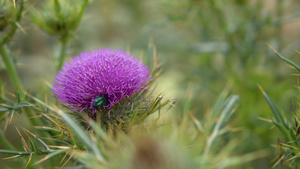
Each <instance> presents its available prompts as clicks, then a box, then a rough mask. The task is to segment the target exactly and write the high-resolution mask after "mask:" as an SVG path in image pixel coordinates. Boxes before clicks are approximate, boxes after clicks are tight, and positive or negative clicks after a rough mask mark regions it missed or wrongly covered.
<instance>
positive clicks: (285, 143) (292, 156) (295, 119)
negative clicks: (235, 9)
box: [259, 46, 300, 168]
mask: <svg viewBox="0 0 300 169" xmlns="http://www.w3.org/2000/svg"><path fill="white" fill-rule="evenodd" d="M269 47H270V48H271V49H272V50H273V52H274V53H276V55H277V56H278V57H279V58H280V59H281V60H283V61H284V62H286V63H288V64H289V65H290V66H291V67H293V68H294V69H295V70H297V71H298V72H300V66H299V65H297V64H296V63H295V62H293V61H291V60H289V59H288V58H286V57H284V56H282V55H281V54H280V53H279V52H277V51H276V50H275V49H274V48H272V47H271V46H269ZM259 87H260V86H259ZM260 89H261V92H262V93H263V94H264V96H265V99H266V101H267V103H268V104H269V107H270V109H271V110H272V113H273V116H274V118H272V119H265V120H266V121H268V122H270V123H272V124H273V125H274V127H276V128H277V129H278V131H279V133H280V135H281V137H280V138H279V142H278V144H277V146H276V148H278V152H279V154H278V158H277V160H276V161H275V163H274V165H273V168H276V167H278V166H279V167H281V168H285V167H289V168H299V167H300V158H299V153H300V151H299V150H300V142H299V135H300V130H299V124H300V118H299V117H300V116H299V105H300V102H299V98H300V95H299V94H300V90H299V88H298V96H297V100H296V102H295V103H297V105H296V106H295V107H294V111H293V112H292V118H291V119H289V118H287V117H286V115H287V114H286V113H285V112H282V111H280V110H279V109H278V107H277V106H276V103H274V101H273V100H272V99H271V97H270V96H269V95H268V94H267V93H266V92H265V91H264V90H263V89H262V87H260Z"/></svg>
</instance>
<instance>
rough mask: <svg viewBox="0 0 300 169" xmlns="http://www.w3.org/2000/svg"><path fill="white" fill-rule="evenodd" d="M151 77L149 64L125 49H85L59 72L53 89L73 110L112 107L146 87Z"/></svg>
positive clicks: (57, 97) (94, 109)
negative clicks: (85, 50) (147, 65)
mask: <svg viewBox="0 0 300 169" xmlns="http://www.w3.org/2000/svg"><path fill="white" fill-rule="evenodd" d="M149 79H150V75H149V70H148V68H147V67H146V66H145V65H144V64H142V63H141V61H140V60H139V59H136V58H135V57H134V56H133V55H130V54H128V53H127V52H125V51H122V50H112V49H97V50H95V51H93V52H92V51H89V52H83V53H81V54H80V56H76V57H74V58H73V59H72V60H71V61H70V62H67V63H65V65H64V66H63V67H62V71H60V72H58V73H57V75H56V77H55V79H54V84H53V89H52V93H53V94H55V95H56V99H57V100H59V101H60V102H62V103H64V104H66V105H67V106H69V107H70V108H71V109H72V110H73V111H77V110H79V111H82V110H87V109H90V110H92V111H93V112H95V111H96V110H97V109H102V108H103V107H105V108H106V109H109V108H111V107H112V106H113V105H114V104H115V103H117V102H118V101H120V100H121V99H123V98H125V97H126V96H130V95H131V94H133V93H135V92H137V91H139V90H141V89H143V88H144V87H145V85H146V84H147V82H148V81H149Z"/></svg>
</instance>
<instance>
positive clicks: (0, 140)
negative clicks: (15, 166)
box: [0, 130, 16, 150]
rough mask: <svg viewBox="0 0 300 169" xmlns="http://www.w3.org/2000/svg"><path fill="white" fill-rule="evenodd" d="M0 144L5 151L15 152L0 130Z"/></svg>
mask: <svg viewBox="0 0 300 169" xmlns="http://www.w3.org/2000/svg"><path fill="white" fill-rule="evenodd" d="M0 143H1V145H3V146H4V147H5V148H6V149H9V150H16V148H15V147H14V146H13V145H12V144H10V142H9V141H8V140H7V139H6V138H5V135H4V133H3V131H2V130H0Z"/></svg>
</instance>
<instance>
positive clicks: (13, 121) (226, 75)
mask: <svg viewBox="0 0 300 169" xmlns="http://www.w3.org/2000/svg"><path fill="white" fill-rule="evenodd" d="M89 3H91V5H88V4H89ZM269 3H271V4H269ZM298 4H299V2H296V1H284V0H278V1H274V3H273V1H268V2H267V1H259V0H258V1H250V0H234V1H220V0H209V1H195V0H185V1H182V0H162V1H161V0H151V1H137V0H134V1H124V0H115V1H110V0H104V1H88V0H84V1H76V0H70V1H69V0H47V1H40V0H27V1H23V0H16V1H14V0H0V55H1V59H2V60H1V61H0V62H1V63H0V67H1V72H0V73H1V90H0V96H1V98H0V122H1V124H2V126H3V127H2V128H1V129H0V152H1V154H5V157H8V159H6V160H5V161H0V163H1V164H0V165H1V166H2V163H4V164H3V165H4V167H5V166H8V167H11V168H20V166H21V168H24V167H25V166H27V168H46V167H58V166H61V167H64V166H66V167H71V166H78V167H83V168H85V167H86V168H97V167H98V168H139V169H143V168H145V169H146V168H147V167H148V168H149V167H150V168H155V167H156V168H270V167H271V166H272V165H274V167H275V168H276V167H277V168H278V167H290V168H299V167H300V166H298V163H299V160H298V159H299V157H298V156H299V152H298V149H299V145H298V137H299V136H298V135H299V131H298V130H299V121H300V120H299V117H298V114H299V113H296V112H298V108H297V107H295V108H294V109H295V110H293V112H294V113H293V114H292V113H290V114H288V113H283V112H290V111H292V110H291V107H292V106H290V98H291V95H293V94H294V92H293V90H291V87H290V86H291V84H293V83H294V82H291V79H292V78H289V77H288V76H287V74H289V71H287V69H286V68H285V67H284V66H282V64H278V60H279V59H274V58H273V57H274V55H275V54H276V55H277V56H279V58H280V59H282V60H284V61H285V62H286V63H288V64H289V65H291V66H292V67H294V68H295V69H297V70H300V69H299V66H298V65H297V64H296V63H297V61H295V62H293V61H291V60H295V59H294V58H293V59H291V58H290V57H293V55H292V54H288V55H289V56H290V57H289V58H286V57H283V55H281V54H280V53H279V52H277V51H276V50H278V51H293V49H295V48H297V46H299V41H298V40H295V42H293V44H291V41H292V40H293V39H296V36H295V35H294V34H293V35H289V34H288V33H286V32H287V31H285V30H286V29H287V27H286V25H287V23H290V22H291V21H297V20H298V14H297V11H298V6H297V5H298ZM86 9H87V10H86ZM85 10H86V11H85ZM85 12H86V13H87V14H86V15H85V16H88V17H84V15H83V14H84V13H85ZM24 18H25V19H24ZM27 18H28V19H27ZM83 19H85V21H86V22H84V24H81V23H82V22H81V21H82V20H83ZM33 24H35V25H36V26H37V27H36V28H38V30H36V29H35V30H34V29H32V28H34V25H33ZM80 24H81V25H80ZM21 25H22V26H21ZM79 27H80V28H81V29H78V28H79ZM290 27H294V26H293V25H292V26H290ZM32 30H33V31H32ZM18 31H19V32H21V33H20V34H19V33H18ZM41 31H43V32H46V33H47V34H48V36H44V34H42V33H40V32H41ZM288 31H289V30H288ZM291 32H292V31H291ZM53 37H54V38H53ZM149 38H150V39H153V41H154V42H155V44H157V46H158V49H159V52H160V54H161V55H162V57H160V58H161V59H160V60H161V61H160V63H159V62H158V59H157V58H158V55H157V53H156V47H155V46H154V45H153V43H152V40H151V43H150V44H148V40H149ZM53 39H57V42H58V43H56V42H54V41H53ZM286 39H288V42H286V41H285V40H286ZM71 42H72V43H71ZM73 42H74V43H73ZM265 43H269V44H270V45H272V46H275V47H274V48H276V50H275V49H272V50H273V51H274V52H275V54H273V53H272V52H271V53H270V50H268V47H267V46H266V45H265ZM52 45H57V47H58V48H57V49H58V51H54V52H49V51H53V50H52ZM125 45H128V46H130V47H128V49H129V48H130V49H131V50H132V51H130V53H133V54H135V53H138V52H140V51H139V50H142V51H141V54H140V53H138V55H145V56H143V57H142V59H143V61H144V63H146V64H147V65H148V67H149V68H151V70H150V72H151V74H152V75H153V77H154V78H153V79H152V81H151V82H150V83H149V84H148V86H147V87H148V88H149V90H144V91H143V92H141V93H139V94H138V93H136V94H134V95H132V96H131V97H128V98H125V99H124V100H122V101H121V102H120V103H119V104H118V105H116V106H114V107H113V108H112V109H111V110H110V111H109V110H99V111H98V112H97V113H96V114H93V113H90V112H87V113H88V115H83V114H84V112H82V113H71V112H69V109H68V108H67V107H63V106H61V105H60V104H58V103H57V102H55V101H53V99H52V95H51V94H49V93H50V90H48V89H47V92H41V91H39V89H36V88H33V87H32V86H37V85H33V84H32V82H29V81H30V80H28V79H30V78H28V74H27V76H26V70H28V69H29V68H36V70H35V71H36V72H34V73H38V71H39V70H38V67H39V65H40V64H41V63H40V62H38V63H31V64H30V65H29V66H27V67H26V66H24V67H22V70H21V71H19V72H18V73H17V68H20V67H19V65H22V63H21V62H20V61H22V60H23V61H24V60H26V61H27V60H29V58H27V55H26V54H28V55H29V57H32V56H33V55H39V58H42V59H45V58H46V59H47V56H48V55H49V53H50V55H55V58H54V62H56V71H59V70H60V69H61V67H62V65H63V64H64V61H65V58H66V57H67V56H69V54H68V52H67V51H73V52H74V53H79V52H80V51H82V50H83V49H84V50H86V49H92V48H95V47H113V48H124V46H125ZM147 45H148V48H146V46H147ZM295 46H296V47H295ZM55 47H56V46H55ZM144 49H146V50H144ZM45 51H46V52H45ZM73 52H72V53H73ZM283 53H284V54H285V55H286V52H283ZM72 55H73V54H72ZM135 55H136V54H135ZM15 56H18V57H19V58H17V57H15ZM136 56H137V55H136ZM153 58H155V59H153ZM16 63H18V64H16ZM160 64H162V68H163V69H164V71H165V72H166V74H165V75H163V76H161V78H158V79H156V77H158V75H160V74H161V72H162V69H158V67H159V68H160ZM48 65H50V66H51V63H50V64H49V62H48V60H47V66H48ZM17 66H18V67H17ZM44 66H45V65H41V69H48V67H47V68H46V67H44ZM4 68H5V69H4ZM2 70H5V71H6V72H7V74H6V73H5V72H4V71H2ZM47 71H48V70H47ZM53 75H54V74H52V73H51V71H49V72H47V74H44V75H43V76H42V78H45V79H47V80H48V79H51V80H48V81H49V82H46V83H48V84H51V81H52V78H53ZM7 76H8V78H10V79H11V83H9V82H8V81H7V78H6V77H7ZM29 76H31V77H32V76H34V78H36V79H38V77H35V74H30V75H29ZM20 77H22V79H21V80H22V82H23V83H21V81H20ZM47 80H45V81H47ZM292 80H294V79H292ZM164 81H165V82H167V83H169V84H171V86H170V87H169V86H167V87H165V84H163V82H164ZM11 84H12V85H11ZM157 84H158V85H157ZM227 84H229V86H230V87H228V88H229V89H230V90H228V88H227V87H226V89H225V92H223V93H221V91H222V90H223V88H224V86H226V85H227ZM257 84H260V85H261V86H263V87H264V89H265V90H266V91H267V92H268V93H271V94H272V99H271V97H270V96H268V94H267V92H265V91H263V90H262V89H261V92H263V95H264V97H265V99H266V100H267V103H268V104H269V106H270V108H271V109H269V108H268V107H267V106H266V103H265V102H264V101H263V100H264V97H263V96H262V95H261V94H260V91H259V89H258V88H257ZM22 85H24V86H25V89H27V88H32V89H31V90H25V89H24V88H23V86H22ZM10 86H12V88H11V87H10ZM157 86H158V87H157ZM188 86H189V87H188ZM49 87H50V88H51V85H49ZM157 88H158V89H157ZM186 88H189V89H190V90H189V91H188V92H187V90H186ZM154 89H156V90H154ZM157 90H159V91H157ZM161 90H164V92H161ZM168 90H169V91H170V93H171V95H172V96H176V106H175V99H173V98H171V99H170V98H169V97H168V96H167V94H165V93H166V92H165V91H168ZM11 93H16V95H13V94H11ZM186 93H187V94H186ZM220 93H221V94H220ZM232 93H234V94H237V95H238V96H237V95H232ZM31 95H34V96H31ZM45 95H46V96H45ZM184 95H188V97H184ZM218 96H219V98H218V100H217V101H216V103H215V105H214V106H210V105H212V104H211V103H212V102H213V101H214V99H215V98H216V97H218ZM44 97H45V99H44ZM297 102H298V100H297ZM275 103H277V105H276V104H275ZM298 104H299V103H298ZM237 105H238V106H237ZM278 107H283V111H280V109H278ZM235 111H236V112H237V113H233V112H235ZM271 112H272V113H273V114H272V116H273V117H274V118H272V119H271V120H267V121H269V122H271V123H270V124H271V125H272V126H274V128H277V129H278V130H273V129H270V125H269V124H268V123H262V122H261V120H260V119H259V118H258V117H268V116H270V115H271ZM173 116H174V117H173ZM291 119H293V120H291ZM12 131H16V132H17V136H12V135H13V132H12ZM278 131H279V132H278ZM280 134H281V136H282V137H283V139H280V141H279V143H278V147H279V155H278V156H279V157H278V160H277V161H276V162H272V159H274V157H275V149H274V148H272V147H271V145H272V144H276V141H277V140H276V139H277V138H278V135H280ZM15 137H18V138H20V139H19V140H18V141H11V140H13V139H12V138H15ZM14 140H15V139H14ZM147 154H148V155H147ZM149 154H150V155H149ZM11 156H12V157H11ZM2 157H3V156H1V157H0V158H2ZM9 158H12V159H9ZM282 162H283V163H282ZM199 166H200V167H199Z"/></svg>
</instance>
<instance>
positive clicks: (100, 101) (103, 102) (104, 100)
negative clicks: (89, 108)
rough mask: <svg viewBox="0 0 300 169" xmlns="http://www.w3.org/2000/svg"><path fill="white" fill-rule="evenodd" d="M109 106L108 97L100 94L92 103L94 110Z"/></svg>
mask: <svg viewBox="0 0 300 169" xmlns="http://www.w3.org/2000/svg"><path fill="white" fill-rule="evenodd" d="M108 104H109V101H108V95H107V94H101V95H99V96H98V97H97V98H96V99H95V101H94V103H93V107H94V108H95V109H103V108H104V107H105V106H107V105H108Z"/></svg>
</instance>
